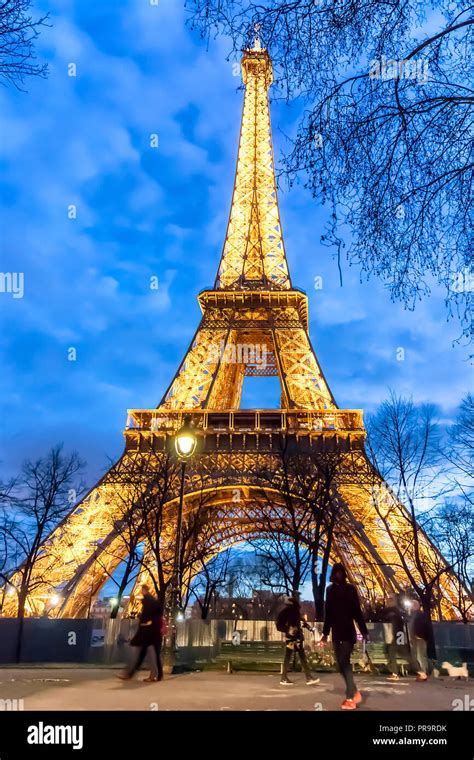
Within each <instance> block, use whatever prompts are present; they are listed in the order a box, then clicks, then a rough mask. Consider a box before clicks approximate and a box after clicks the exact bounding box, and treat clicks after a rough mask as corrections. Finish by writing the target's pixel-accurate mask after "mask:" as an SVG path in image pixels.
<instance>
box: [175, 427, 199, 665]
mask: <svg viewBox="0 0 474 760" xmlns="http://www.w3.org/2000/svg"><path fill="white" fill-rule="evenodd" d="M196 444H197V437H196V434H195V432H194V430H193V427H192V424H191V418H190V417H185V419H184V424H183V426H182V427H181V428H180V429H179V430H178V432H177V433H176V435H175V436H174V445H175V449H176V454H177V456H178V459H179V461H180V462H181V485H180V489H179V504H178V518H177V523H176V542H175V547H174V560H173V575H172V578H171V596H170V613H171V614H170V628H171V641H170V644H171V652H172V653H174V652H175V651H176V621H177V620H178V619H179V617H180V616H182V611H181V605H180V591H181V563H180V560H181V543H182V525H183V501H184V482H185V481H184V479H185V475H186V463H187V462H188V461H189V460H190V459H191V457H192V456H193V454H194V452H195V451H196Z"/></svg>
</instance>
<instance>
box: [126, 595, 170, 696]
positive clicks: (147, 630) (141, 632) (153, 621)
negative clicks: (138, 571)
mask: <svg viewBox="0 0 474 760" xmlns="http://www.w3.org/2000/svg"><path fill="white" fill-rule="evenodd" d="M142 594H143V599H142V610H141V613H140V624H139V626H138V630H137V632H136V633H135V635H134V637H133V638H132V640H131V641H130V645H131V646H132V647H137V648H138V653H137V656H136V658H135V662H134V663H133V664H132V665H131V666H130V667H129V668H127V670H125V672H124V673H123V674H122V675H120V676H119V678H122V679H123V680H128V679H129V678H132V677H133V676H134V674H135V673H136V671H137V670H139V668H140V666H141V664H142V662H143V660H144V659H145V657H146V653H147V651H148V647H153V648H154V651H155V658H156V664H155V667H153V668H152V670H151V672H150V675H149V676H148V678H145V679H144V680H145V681H148V682H150V681H162V680H163V666H162V664H161V646H162V643H163V636H162V623H163V610H162V607H161V605H160V604H159V602H158V600H157V599H156V598H155V597H154V596H152V594H150V589H149V587H148V586H146V585H143V586H142Z"/></svg>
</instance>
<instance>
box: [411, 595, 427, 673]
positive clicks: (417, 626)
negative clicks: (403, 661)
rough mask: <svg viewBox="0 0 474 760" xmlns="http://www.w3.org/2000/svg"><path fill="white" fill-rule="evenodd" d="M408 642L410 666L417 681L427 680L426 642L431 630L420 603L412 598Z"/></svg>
mask: <svg viewBox="0 0 474 760" xmlns="http://www.w3.org/2000/svg"><path fill="white" fill-rule="evenodd" d="M409 627H410V644H411V660H412V668H413V670H415V671H416V673H417V676H416V680H417V681H427V680H428V644H429V640H430V635H431V630H430V626H429V624H428V621H427V619H426V616H425V614H424V613H423V612H422V610H421V606H420V603H419V601H418V600H417V599H414V600H413V601H412V603H411V617H410V624H409Z"/></svg>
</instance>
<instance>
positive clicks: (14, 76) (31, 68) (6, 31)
mask: <svg viewBox="0 0 474 760" xmlns="http://www.w3.org/2000/svg"><path fill="white" fill-rule="evenodd" d="M31 7H32V2H31V0H3V2H0V79H3V80H5V81H6V82H9V83H10V84H13V85H14V86H15V87H16V88H17V89H18V90H21V89H22V87H21V85H23V83H24V81H25V78H26V77H30V76H38V77H45V76H46V74H47V69H48V67H47V64H46V63H42V64H41V63H36V54H35V45H34V43H35V40H36V39H37V37H38V36H39V34H40V31H41V27H45V26H49V25H48V23H47V21H48V19H49V13H46V14H45V15H44V16H40V17H38V18H33V17H32V16H31V15H30V10H31Z"/></svg>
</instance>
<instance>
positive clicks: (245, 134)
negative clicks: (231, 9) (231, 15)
mask: <svg viewBox="0 0 474 760" xmlns="http://www.w3.org/2000/svg"><path fill="white" fill-rule="evenodd" d="M242 76H243V81H244V84H245V96H244V105H243V111H242V122H241V127H240V140H239V151H238V156H237V168H236V173H235V182H234V192H233V196H232V204H231V209H230V214H229V221H228V225H227V233H226V238H225V242H224V248H223V251H222V257H221V262H220V266H219V271H218V274H217V279H216V283H215V287H216V289H222V290H241V289H243V290H249V289H251V290H287V289H289V288H291V279H290V275H289V272H288V264H287V261H286V255H285V247H284V243H283V235H282V230H281V223H280V212H279V208H278V197H277V189H276V181H275V165H274V156H273V146H272V134H271V125H270V109H269V103H268V88H269V87H270V85H271V83H272V63H271V59H270V56H269V54H268V51H267V50H265V49H263V48H262V46H261V43H260V37H259V25H258V24H257V25H256V28H255V42H254V47H253V48H251V49H248V50H245V51H244V55H243V58H242Z"/></svg>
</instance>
